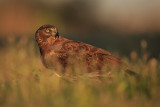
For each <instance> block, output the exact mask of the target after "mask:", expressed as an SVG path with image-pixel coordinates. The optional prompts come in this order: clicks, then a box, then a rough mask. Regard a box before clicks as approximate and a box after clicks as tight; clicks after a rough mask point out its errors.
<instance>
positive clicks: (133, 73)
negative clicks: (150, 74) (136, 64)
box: [125, 69, 140, 80]
mask: <svg viewBox="0 0 160 107" xmlns="http://www.w3.org/2000/svg"><path fill="white" fill-rule="evenodd" d="M125 72H126V73H127V74H129V75H130V76H134V77H135V78H136V79H137V80H139V79H140V74H138V73H136V72H134V71H132V70H130V69H127V70H125Z"/></svg>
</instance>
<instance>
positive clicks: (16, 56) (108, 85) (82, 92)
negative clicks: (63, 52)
mask: <svg viewBox="0 0 160 107" xmlns="http://www.w3.org/2000/svg"><path fill="white" fill-rule="evenodd" d="M6 44H8V45H6V46H4V47H1V49H0V107H159V106H160V102H159V101H160V60H159V59H155V58H152V59H149V60H148V58H147V54H146V53H145V48H146V47H145V42H144V46H143V42H142V47H141V48H142V52H141V55H138V54H137V53H136V52H134V51H133V52H132V53H131V57H129V58H128V57H123V58H122V59H123V60H124V61H125V62H126V63H127V64H128V65H129V67H130V68H131V69H132V70H134V71H135V72H137V73H138V74H139V75H140V78H138V79H137V78H135V77H134V76H130V75H127V74H126V73H125V72H122V71H121V70H119V72H112V71H106V72H105V73H104V75H102V76H101V77H100V78H98V77H96V76H95V75H96V74H94V73H93V74H88V73H80V72H81V70H82V68H80V66H79V65H75V66H74V69H72V72H74V73H73V74H74V75H73V74H72V73H70V75H65V76H62V77H59V76H58V75H57V74H55V73H54V71H53V70H47V69H45V68H44V67H43V65H42V63H41V60H40V55H39V50H38V47H37V45H36V43H35V41H34V39H33V40H32V39H31V40H30V39H26V38H22V39H20V40H19V41H18V42H17V41H16V40H15V39H14V38H9V39H7V40H6ZM56 72H59V71H56Z"/></svg>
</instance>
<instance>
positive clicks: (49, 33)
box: [35, 25, 59, 39]
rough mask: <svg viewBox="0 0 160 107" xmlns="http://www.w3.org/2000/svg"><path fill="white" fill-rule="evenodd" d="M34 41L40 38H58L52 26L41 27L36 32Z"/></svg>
mask: <svg viewBox="0 0 160 107" xmlns="http://www.w3.org/2000/svg"><path fill="white" fill-rule="evenodd" d="M35 36H36V39H37V38H39V37H41V38H42V39H47V38H49V37H55V38H57V37H59V34H58V31H57V29H56V27H55V26H53V25H43V26H41V27H40V28H39V29H38V30H37V31H36V34H35Z"/></svg>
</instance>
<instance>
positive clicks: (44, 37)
mask: <svg viewBox="0 0 160 107" xmlns="http://www.w3.org/2000/svg"><path fill="white" fill-rule="evenodd" d="M35 37H36V41H37V43H38V46H39V48H40V53H41V58H42V62H43V64H44V66H45V67H46V68H54V67H56V66H55V65H57V64H58V65H61V66H62V67H63V68H66V67H67V66H70V64H73V63H75V62H74V61H84V63H85V65H86V67H87V68H88V69H92V68H93V66H94V68H95V69H97V70H101V69H102V67H103V66H104V65H107V66H108V67H112V66H114V67H120V66H121V65H122V60H121V59H119V58H117V57H115V56H113V55H111V53H110V52H108V51H105V50H103V49H100V48H96V47H94V46H92V45H89V44H85V43H82V42H78V41H73V40H68V39H66V38H63V37H61V36H59V34H58V31H57V29H56V28H55V27H54V26H52V25H43V26H41V27H40V28H39V29H38V30H37V31H36V34H35ZM71 58H72V60H74V61H73V63H72V61H71Z"/></svg>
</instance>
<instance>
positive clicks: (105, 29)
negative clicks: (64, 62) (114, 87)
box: [0, 0, 160, 58]
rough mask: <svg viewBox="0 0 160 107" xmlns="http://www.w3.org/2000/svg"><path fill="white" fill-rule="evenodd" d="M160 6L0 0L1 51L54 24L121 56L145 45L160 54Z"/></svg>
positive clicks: (137, 1) (145, 1)
mask: <svg viewBox="0 0 160 107" xmlns="http://www.w3.org/2000/svg"><path fill="white" fill-rule="evenodd" d="M159 10H160V1H158V0H0V49H1V50H3V49H5V48H7V45H8V44H12V43H13V42H17V43H18V42H22V43H23V44H24V45H27V44H29V42H35V39H34V36H35V32H36V30H37V29H38V28H39V27H40V26H41V25H43V24H52V25H55V26H56V27H57V29H58V31H59V34H60V35H61V36H64V37H66V38H69V39H73V40H77V41H82V42H85V43H89V44H92V45H94V46H96V47H99V48H103V49H106V50H108V51H111V53H112V52H114V53H118V54H119V55H120V56H130V55H132V56H134V55H135V54H138V55H140V54H141V51H142V48H143V49H145V51H146V53H147V55H148V57H156V58H159V57H160V48H159V46H160V42H159V41H160V12H159ZM25 43H26V44H25ZM35 46H37V45H35ZM33 47H34V46H33ZM16 49H18V48H16Z"/></svg>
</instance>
